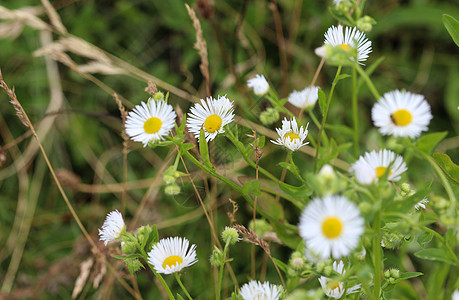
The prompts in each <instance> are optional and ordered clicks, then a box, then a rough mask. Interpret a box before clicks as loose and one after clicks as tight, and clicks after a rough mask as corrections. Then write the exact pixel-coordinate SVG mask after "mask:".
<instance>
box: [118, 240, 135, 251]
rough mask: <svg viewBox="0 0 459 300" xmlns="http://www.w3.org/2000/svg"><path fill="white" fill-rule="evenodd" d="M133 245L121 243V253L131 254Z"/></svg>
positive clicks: (130, 242) (132, 243) (127, 242)
mask: <svg viewBox="0 0 459 300" xmlns="http://www.w3.org/2000/svg"><path fill="white" fill-rule="evenodd" d="M135 249H136V247H135V243H134V242H132V241H126V242H121V251H122V252H123V253H124V254H132V253H134V252H135Z"/></svg>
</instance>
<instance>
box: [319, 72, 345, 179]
mask: <svg viewBox="0 0 459 300" xmlns="http://www.w3.org/2000/svg"><path fill="white" fill-rule="evenodd" d="M341 67H342V66H339V67H338V70H337V71H336V75H335V79H334V80H333V83H332V87H331V89H330V94H328V99H327V103H326V105H325V112H324V115H323V118H322V123H321V124H320V128H319V135H318V137H317V148H316V156H315V157H314V172H315V171H316V169H317V160H318V158H319V152H320V151H319V150H320V140H321V137H322V132H323V131H324V129H325V121H326V120H327V116H328V109H329V108H330V103H331V99H332V96H333V92H334V91H335V86H336V83H337V82H338V81H337V79H338V76H339V74H340V72H341Z"/></svg>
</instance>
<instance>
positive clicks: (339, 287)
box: [319, 261, 360, 299]
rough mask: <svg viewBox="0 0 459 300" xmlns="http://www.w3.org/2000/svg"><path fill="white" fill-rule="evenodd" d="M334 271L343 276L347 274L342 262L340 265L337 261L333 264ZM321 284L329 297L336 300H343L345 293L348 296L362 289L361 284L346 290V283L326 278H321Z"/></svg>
mask: <svg viewBox="0 0 459 300" xmlns="http://www.w3.org/2000/svg"><path fill="white" fill-rule="evenodd" d="M333 270H334V271H335V272H337V273H339V274H341V275H344V274H346V271H345V270H344V263H343V261H340V262H339V263H336V261H335V262H333ZM319 282H320V285H321V286H322V289H323V290H324V292H325V294H326V295H327V296H328V297H330V298H334V299H339V298H341V296H343V294H344V292H345V291H346V295H349V294H352V293H357V292H358V290H359V289H360V284H358V285H355V286H353V287H351V288H348V289H344V282H340V281H337V280H333V279H330V278H328V277H325V276H321V277H320V278H319Z"/></svg>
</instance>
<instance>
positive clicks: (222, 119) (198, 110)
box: [186, 96, 234, 141]
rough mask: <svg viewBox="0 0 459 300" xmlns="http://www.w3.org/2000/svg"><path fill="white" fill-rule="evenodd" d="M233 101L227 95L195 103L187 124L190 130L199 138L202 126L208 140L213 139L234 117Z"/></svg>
mask: <svg viewBox="0 0 459 300" xmlns="http://www.w3.org/2000/svg"><path fill="white" fill-rule="evenodd" d="M233 112H234V109H233V102H232V101H230V100H229V99H228V98H226V96H218V99H214V98H212V97H208V98H207V99H206V101H204V100H203V99H201V103H200V104H199V103H195V104H194V106H193V107H192V108H191V109H190V112H189V113H188V117H187V120H186V125H187V127H188V129H189V130H190V132H192V133H194V135H195V137H196V138H197V139H199V135H200V131H201V128H202V129H204V134H205V137H206V141H212V140H213V139H214V138H215V137H216V136H217V134H218V133H223V132H225V130H223V127H224V126H225V125H226V124H229V123H231V122H232V121H233V119H234V113H233Z"/></svg>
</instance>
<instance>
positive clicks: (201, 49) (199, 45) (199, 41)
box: [185, 4, 212, 97]
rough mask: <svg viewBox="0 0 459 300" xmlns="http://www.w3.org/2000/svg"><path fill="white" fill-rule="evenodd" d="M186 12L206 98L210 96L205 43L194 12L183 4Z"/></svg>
mask: <svg viewBox="0 0 459 300" xmlns="http://www.w3.org/2000/svg"><path fill="white" fill-rule="evenodd" d="M185 6H186V10H187V11H188V15H189V16H190V18H191V20H192V21H193V27H194V29H195V30H196V43H195V44H194V48H195V49H196V50H198V53H199V56H200V57H201V64H200V65H199V69H200V70H201V73H202V76H203V77H204V79H205V81H206V92H207V97H210V96H211V95H212V93H211V91H210V76H209V60H208V59H207V43H206V40H205V39H204V37H203V35H202V28H201V23H199V19H198V17H197V16H196V13H195V12H194V10H193V9H192V8H191V7H189V6H188V4H185Z"/></svg>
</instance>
